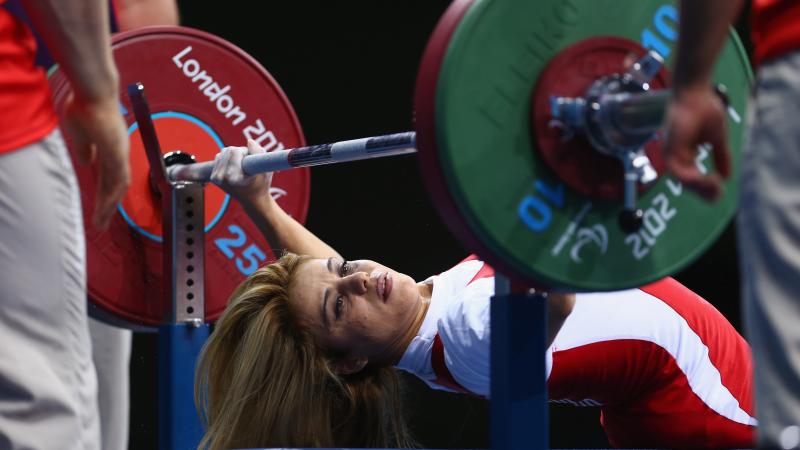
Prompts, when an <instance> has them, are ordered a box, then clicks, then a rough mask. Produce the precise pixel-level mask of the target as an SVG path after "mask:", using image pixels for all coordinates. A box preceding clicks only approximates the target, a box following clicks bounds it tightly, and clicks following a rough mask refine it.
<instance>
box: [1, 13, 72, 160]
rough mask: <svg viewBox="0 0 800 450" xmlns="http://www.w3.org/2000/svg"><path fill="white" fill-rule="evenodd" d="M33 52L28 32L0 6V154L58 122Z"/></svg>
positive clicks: (41, 134)
mask: <svg viewBox="0 0 800 450" xmlns="http://www.w3.org/2000/svg"><path fill="white" fill-rule="evenodd" d="M4 1H5V0H0V5H2V4H3V3H4ZM35 55H36V42H35V40H34V38H33V34H32V33H31V31H30V30H29V29H28V27H27V26H26V25H25V24H23V23H22V22H21V21H19V20H17V19H16V18H15V17H14V16H12V15H11V13H10V12H8V11H7V10H6V9H5V8H4V7H3V6H0V154H1V153H4V152H9V151H12V150H16V149H18V148H20V147H23V146H26V145H28V144H32V143H33V142H36V141H38V140H39V139H42V138H44V137H45V136H47V135H48V134H49V133H50V132H52V131H53V130H54V129H55V128H56V126H57V125H58V117H56V114H55V112H54V110H53V105H52V101H51V100H50V88H49V87H48V85H47V75H46V74H45V72H44V70H43V69H42V68H39V67H36V66H35V64H34V58H35Z"/></svg>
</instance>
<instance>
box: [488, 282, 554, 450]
mask: <svg viewBox="0 0 800 450" xmlns="http://www.w3.org/2000/svg"><path fill="white" fill-rule="evenodd" d="M495 280H496V284H495V296H494V297H493V298H492V302H491V327H492V328H491V329H492V342H491V350H492V351H491V365H492V368H491V376H492V380H491V390H492V391H491V392H492V396H491V414H492V415H491V433H492V435H491V436H492V449H493V450H510V449H525V450H536V449H545V448H547V447H548V444H549V442H548V421H547V386H546V380H545V377H546V375H545V351H546V336H547V331H546V323H547V322H546V302H545V300H544V299H543V298H542V297H541V296H540V295H537V294H531V293H527V292H512V290H511V289H510V286H509V282H508V279H506V278H505V277H502V276H500V275H499V274H498V275H497V276H496V277H495Z"/></svg>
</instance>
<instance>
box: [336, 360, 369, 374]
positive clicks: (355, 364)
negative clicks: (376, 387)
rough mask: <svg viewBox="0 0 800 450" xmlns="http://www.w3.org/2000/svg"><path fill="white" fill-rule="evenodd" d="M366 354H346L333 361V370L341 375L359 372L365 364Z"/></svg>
mask: <svg viewBox="0 0 800 450" xmlns="http://www.w3.org/2000/svg"><path fill="white" fill-rule="evenodd" d="M367 362H369V361H368V360H367V357H366V356H347V357H344V358H340V359H337V360H335V361H334V362H333V370H334V371H335V372H336V373H338V374H341V375H352V374H354V373H358V372H361V369H363V368H364V366H366V365H367Z"/></svg>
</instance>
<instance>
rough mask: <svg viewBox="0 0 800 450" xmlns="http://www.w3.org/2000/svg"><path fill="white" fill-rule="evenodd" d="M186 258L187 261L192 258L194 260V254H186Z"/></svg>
mask: <svg viewBox="0 0 800 450" xmlns="http://www.w3.org/2000/svg"><path fill="white" fill-rule="evenodd" d="M186 257H187V258H188V259H192V258H194V253H193V252H186Z"/></svg>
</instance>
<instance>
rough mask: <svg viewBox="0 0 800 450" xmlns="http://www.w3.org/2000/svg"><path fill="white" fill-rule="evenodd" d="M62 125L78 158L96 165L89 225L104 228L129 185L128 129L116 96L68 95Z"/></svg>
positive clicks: (85, 162)
mask: <svg viewBox="0 0 800 450" xmlns="http://www.w3.org/2000/svg"><path fill="white" fill-rule="evenodd" d="M63 124H64V129H65V131H66V132H67V134H68V135H69V136H70V137H71V138H72V148H73V150H74V151H75V154H76V156H77V157H78V161H79V162H81V163H83V164H91V163H96V164H97V166H96V167H97V173H98V175H97V192H96V194H95V208H94V213H93V216H92V224H93V225H94V226H95V227H97V228H100V229H103V230H104V229H106V228H108V225H109V223H110V222H111V218H112V217H114V214H116V212H117V204H118V203H119V202H120V201H121V200H122V197H123V196H124V195H125V192H126V191H127V190H128V186H129V185H130V184H131V172H130V166H129V162H128V153H129V142H128V132H127V127H126V126H125V122H124V120H123V118H122V115H121V114H120V111H119V101H118V100H117V97H116V96H114V97H109V98H104V99H98V100H93V101H79V100H78V99H76V98H75V97H72V96H70V98H69V99H68V100H67V106H66V113H65V117H64V121H63Z"/></svg>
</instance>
